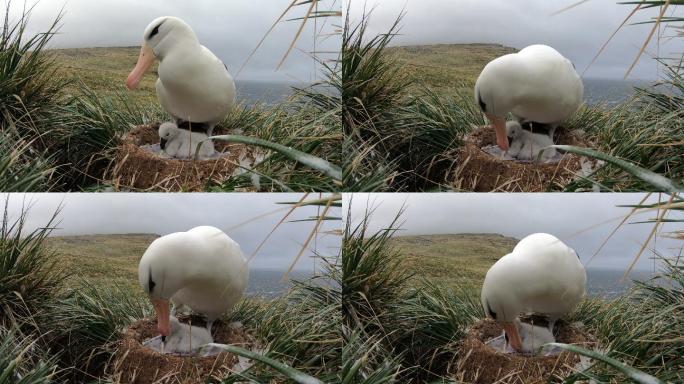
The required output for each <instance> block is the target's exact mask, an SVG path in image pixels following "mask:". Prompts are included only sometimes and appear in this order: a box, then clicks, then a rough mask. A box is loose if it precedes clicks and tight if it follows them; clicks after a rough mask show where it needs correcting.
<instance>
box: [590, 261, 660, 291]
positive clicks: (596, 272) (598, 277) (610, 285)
mask: <svg viewBox="0 0 684 384" xmlns="http://www.w3.org/2000/svg"><path fill="white" fill-rule="evenodd" d="M624 273H625V270H624V269H621V270H619V269H601V268H588V269H587V295H589V296H603V297H607V298H612V297H616V296H619V295H622V294H625V293H626V292H627V291H628V290H629V289H630V288H631V287H632V286H633V285H634V281H635V280H638V281H647V280H649V279H650V278H651V277H652V276H653V272H651V271H644V270H635V271H632V272H631V273H630V275H629V277H628V278H626V279H624V280H623V279H622V276H623V275H624Z"/></svg>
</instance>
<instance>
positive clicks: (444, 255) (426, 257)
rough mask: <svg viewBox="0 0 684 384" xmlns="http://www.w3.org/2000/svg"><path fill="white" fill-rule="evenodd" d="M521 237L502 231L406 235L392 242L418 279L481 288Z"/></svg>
mask: <svg viewBox="0 0 684 384" xmlns="http://www.w3.org/2000/svg"><path fill="white" fill-rule="evenodd" d="M517 243H518V239H514V238H512V237H506V236H502V235H498V234H457V235H425V236H403V237H395V238H394V239H392V245H393V246H395V247H396V248H397V250H398V251H399V253H400V254H401V255H402V257H403V258H404V263H405V265H406V267H407V269H409V270H410V271H411V272H412V273H414V274H415V277H414V279H420V278H427V279H428V280H430V281H432V282H435V283H438V284H439V285H447V286H451V287H454V288H455V287H458V286H467V287H473V288H477V289H479V288H480V286H481V284H482V280H483V279H484V276H485V274H486V273H487V270H488V269H489V267H491V266H492V264H494V263H495V262H496V261H497V260H498V259H499V258H500V257H501V256H503V255H505V254H507V253H509V252H510V251H511V250H512V249H513V247H514V246H515V244H517Z"/></svg>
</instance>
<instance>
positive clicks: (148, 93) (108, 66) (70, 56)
mask: <svg viewBox="0 0 684 384" xmlns="http://www.w3.org/2000/svg"><path fill="white" fill-rule="evenodd" d="M47 53H48V54H49V55H50V56H52V57H53V58H54V60H55V62H56V63H57V64H58V67H59V70H58V72H59V73H60V74H61V75H63V76H65V77H67V78H75V79H79V80H80V81H82V82H83V83H84V84H85V85H87V86H88V88H90V89H91V90H93V92H95V93H97V94H98V95H100V96H104V97H116V96H117V95H118V94H119V93H121V92H127V93H128V94H129V96H130V99H131V100H132V101H133V102H134V103H135V104H149V105H157V104H159V102H158V101H157V96H156V93H155V92H156V90H155V83H156V81H157V67H158V66H159V64H158V63H155V65H154V67H152V69H151V70H150V71H149V72H148V73H147V74H145V76H144V77H143V80H142V81H141V82H140V85H139V87H138V88H137V89H136V90H135V91H128V89H127V88H126V86H125V84H124V82H125V81H126V78H127V77H128V74H129V73H130V71H131V70H133V67H135V63H136V62H137V60H138V55H139V54H140V47H106V48H70V49H54V50H49V51H47ZM68 91H69V92H71V93H73V94H78V92H79V89H78V88H69V89H68Z"/></svg>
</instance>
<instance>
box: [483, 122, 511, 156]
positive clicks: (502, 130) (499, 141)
mask: <svg viewBox="0 0 684 384" xmlns="http://www.w3.org/2000/svg"><path fill="white" fill-rule="evenodd" d="M487 119H489V121H490V122H491V123H492V127H493V128H494V131H496V145H498V146H499V148H501V149H502V150H504V151H507V150H508V136H506V119H505V118H502V117H496V116H492V115H487Z"/></svg>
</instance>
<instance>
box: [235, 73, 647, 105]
mask: <svg viewBox="0 0 684 384" xmlns="http://www.w3.org/2000/svg"><path fill="white" fill-rule="evenodd" d="M583 82H584V99H585V100H586V102H587V104H591V105H593V104H600V103H603V104H605V105H607V106H609V107H610V106H615V105H617V104H620V103H622V102H624V101H626V100H628V99H629V98H630V97H631V96H632V95H633V94H634V88H635V87H640V88H647V87H649V86H650V85H651V83H650V82H648V81H643V80H620V79H597V78H585V79H583ZM236 85H237V93H238V94H237V97H238V100H240V101H242V102H244V103H245V104H246V105H247V106H254V105H256V104H264V105H267V106H268V105H275V104H278V103H281V102H283V101H285V100H286V99H287V98H288V97H289V96H291V95H292V94H293V93H294V88H305V87H307V85H308V84H306V83H302V82H294V81H293V82H266V81H254V80H238V81H236Z"/></svg>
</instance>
